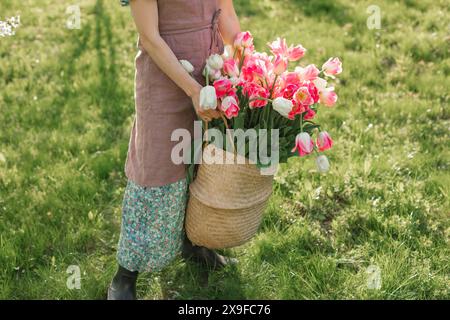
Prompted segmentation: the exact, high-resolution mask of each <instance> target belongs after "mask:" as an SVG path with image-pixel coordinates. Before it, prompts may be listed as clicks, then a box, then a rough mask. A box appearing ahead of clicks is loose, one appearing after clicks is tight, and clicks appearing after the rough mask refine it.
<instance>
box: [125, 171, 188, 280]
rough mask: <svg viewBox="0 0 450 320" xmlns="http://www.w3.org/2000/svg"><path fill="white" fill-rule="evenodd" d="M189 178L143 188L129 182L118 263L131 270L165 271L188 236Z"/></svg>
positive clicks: (126, 190)
mask: <svg viewBox="0 0 450 320" xmlns="http://www.w3.org/2000/svg"><path fill="white" fill-rule="evenodd" d="M186 200H187V181H186V179H182V180H179V181H177V182H174V183H171V184H168V185H165V186H162V187H142V186H139V185H137V184H135V183H134V182H132V181H131V180H128V183H127V187H126V189H125V195H124V199H123V209H122V227H121V233H120V239H119V248H118V252H117V260H118V262H119V264H120V265H121V266H122V267H124V268H126V269H128V270H130V271H139V272H143V271H149V272H155V271H160V270H162V269H163V268H164V267H165V266H167V264H169V263H170V262H171V261H172V260H173V259H174V258H175V257H176V256H177V255H178V254H179V252H180V250H181V246H182V243H183V237H184V230H183V224H184V214H185V208H186Z"/></svg>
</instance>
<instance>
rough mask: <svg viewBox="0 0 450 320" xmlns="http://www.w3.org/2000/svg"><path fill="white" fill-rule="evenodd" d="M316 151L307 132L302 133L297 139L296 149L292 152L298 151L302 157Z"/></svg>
mask: <svg viewBox="0 0 450 320" xmlns="http://www.w3.org/2000/svg"><path fill="white" fill-rule="evenodd" d="M313 149H314V143H313V141H312V139H311V136H310V135H309V133H307V132H301V133H299V134H298V135H297V136H296V137H295V147H294V148H293V149H292V152H295V151H298V154H299V155H300V157H303V156H305V155H307V154H310V153H311V152H312V151H313Z"/></svg>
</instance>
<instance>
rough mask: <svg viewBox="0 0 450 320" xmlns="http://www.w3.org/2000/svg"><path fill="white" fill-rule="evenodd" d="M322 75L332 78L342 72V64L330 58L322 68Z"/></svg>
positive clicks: (336, 59)
mask: <svg viewBox="0 0 450 320" xmlns="http://www.w3.org/2000/svg"><path fill="white" fill-rule="evenodd" d="M322 70H323V73H324V74H325V75H327V76H329V77H333V76H335V75H337V74H340V73H341V72H342V62H341V61H340V60H339V58H330V59H328V61H327V62H325V63H324V64H323V66H322Z"/></svg>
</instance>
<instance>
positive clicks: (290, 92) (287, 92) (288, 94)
mask: <svg viewBox="0 0 450 320" xmlns="http://www.w3.org/2000/svg"><path fill="white" fill-rule="evenodd" d="M298 88H299V86H298V85H297V84H292V83H291V84H288V85H287V86H286V87H285V88H284V90H283V97H284V98H286V99H292V97H293V96H294V93H295V92H296V91H297V90H298Z"/></svg>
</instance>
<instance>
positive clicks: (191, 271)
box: [160, 262, 246, 300]
mask: <svg viewBox="0 0 450 320" xmlns="http://www.w3.org/2000/svg"><path fill="white" fill-rule="evenodd" d="M160 285H161V290H162V295H163V299H169V300H171V299H187V300H191V299H200V300H213V299H246V296H245V293H244V291H243V284H242V280H241V275H240V271H239V265H237V266H228V267H226V268H225V269H223V270H220V271H213V270H211V269H208V268H206V267H202V266H199V265H197V264H195V263H193V262H186V263H180V264H179V265H177V266H176V267H175V268H170V269H169V270H167V271H164V272H163V273H162V274H161V279H160Z"/></svg>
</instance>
